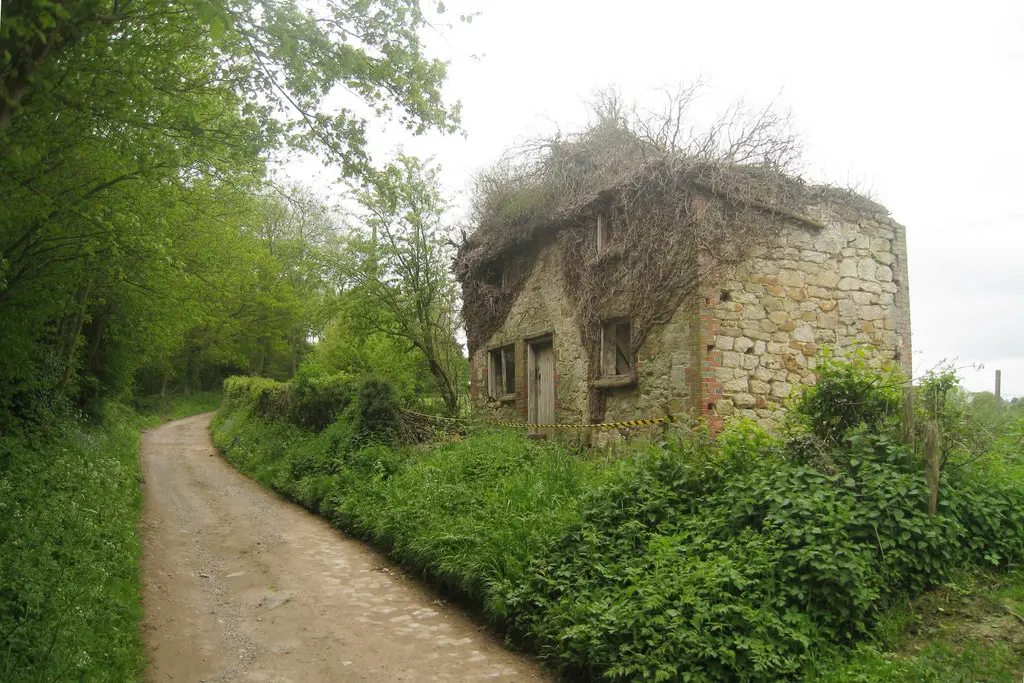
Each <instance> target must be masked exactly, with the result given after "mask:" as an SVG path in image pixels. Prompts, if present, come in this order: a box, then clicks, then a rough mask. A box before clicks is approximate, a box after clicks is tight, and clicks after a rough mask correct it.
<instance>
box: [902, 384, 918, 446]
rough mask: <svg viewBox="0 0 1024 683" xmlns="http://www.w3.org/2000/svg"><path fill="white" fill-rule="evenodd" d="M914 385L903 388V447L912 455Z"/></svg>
mask: <svg viewBox="0 0 1024 683" xmlns="http://www.w3.org/2000/svg"><path fill="white" fill-rule="evenodd" d="M914 427H915V425H914V385H913V384H910V383H909V382H907V384H905V385H904V386H903V445H904V446H906V447H907V449H908V450H909V451H910V454H911V456H913V454H914V450H915V449H914V439H915V435H914Z"/></svg>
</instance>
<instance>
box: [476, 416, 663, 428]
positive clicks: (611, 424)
mask: <svg viewBox="0 0 1024 683" xmlns="http://www.w3.org/2000/svg"><path fill="white" fill-rule="evenodd" d="M665 422H679V418H677V417H676V416H675V415H666V416H665V417H655V418H651V419H646V420H627V421H625V422H602V423H600V424H588V425H565V424H561V425H544V424H524V423H521V422H498V421H491V424H495V425H500V426H502V427H529V428H531V429H615V428H618V427H646V426H648V425H656V424H663V423H665Z"/></svg>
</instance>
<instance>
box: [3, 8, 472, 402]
mask: <svg viewBox="0 0 1024 683" xmlns="http://www.w3.org/2000/svg"><path fill="white" fill-rule="evenodd" d="M310 6H311V7H315V8H316V12H315V13H314V12H313V11H312V10H307V9H305V7H306V5H304V4H300V3H298V2H295V1H289V0H274V1H273V2H271V1H269V0H268V1H266V2H263V1H260V0H238V1H231V0H182V1H179V2H170V3H168V2H163V1H157V0H80V1H79V2H74V3H72V2H64V1H62V0H4V2H3V8H2V14H3V20H2V22H0V196H2V197H3V198H4V199H3V206H2V209H0V318H3V320H4V325H3V326H2V330H0V401H2V405H3V406H6V407H7V408H9V409H22V408H24V407H25V406H26V405H28V404H31V403H33V402H35V401H38V400H41V399H42V398H45V396H47V395H53V394H54V393H56V394H61V393H64V394H72V395H78V396H80V397H81V396H82V395H84V394H87V393H90V392H91V393H97V392H99V393H102V392H103V391H110V390H116V389H117V388H120V387H124V386H125V385H126V384H127V382H128V381H129V380H130V379H131V377H132V375H133V373H134V372H135V370H136V369H137V368H139V367H141V366H143V365H147V364H149V365H154V364H159V363H160V362H167V359H168V358H171V357H173V356H174V354H175V353H180V351H181V349H182V348H183V345H185V344H186V340H185V337H186V333H187V332H188V331H189V330H196V329H200V328H201V329H205V330H207V331H210V330H216V329H220V330H231V329H235V330H237V329H238V326H239V323H238V320H232V318H231V317H230V315H231V314H225V315H227V316H228V317H226V318H222V320H221V323H222V324H221V325H219V327H218V325H216V324H215V321H211V320H210V319H209V318H210V315H211V310H212V309H211V305H212V303H211V299H214V298H215V293H220V294H223V293H224V292H228V293H232V292H234V293H240V292H244V290H245V288H246V287H250V288H253V289H250V291H252V292H255V293H257V294H258V293H259V290H258V288H256V284H258V283H255V282H254V278H255V276H256V274H257V273H259V272H260V264H261V263H262V261H261V259H265V258H266V254H265V253H264V251H263V250H262V249H261V247H260V245H259V244H258V243H257V244H254V242H258V240H259V238H258V236H256V235H253V233H252V230H251V228H252V226H253V225H256V224H257V223H258V222H259V220H261V218H262V217H265V215H266V211H265V208H266V207H265V199H264V197H263V195H262V190H261V187H262V184H263V176H264V172H265V164H266V162H267V160H268V158H270V157H271V156H272V155H274V154H277V153H280V152H282V151H285V150H289V149H304V150H308V151H312V152H315V153H318V154H321V155H322V156H324V157H326V158H327V159H329V160H331V161H334V162H336V163H338V164H339V166H340V168H341V169H342V172H343V174H345V175H347V176H348V177H351V178H364V177H366V176H368V175H369V174H370V168H371V163H370V159H369V156H368V154H367V152H366V130H367V121H368V120H369V119H370V118H374V117H381V116H389V117H393V118H397V119H398V121H399V122H400V123H401V124H402V125H404V126H406V127H408V128H410V129H412V130H414V131H416V132H422V131H423V130H425V129H427V128H431V127H433V128H439V129H442V130H451V129H452V128H453V126H454V125H455V124H456V116H457V109H456V108H454V107H446V106H445V105H444V103H443V102H442V99H441V94H440V87H441V83H442V81H443V78H444V65H443V64H441V63H439V62H437V61H434V60H431V59H428V58H427V57H426V56H425V55H424V54H423V50H422V47H421V45H420V41H419V38H418V32H419V31H420V30H421V29H422V28H423V26H424V24H425V19H424V16H423V14H422V12H421V10H420V7H419V4H418V2H416V1H415V0H376V1H373V0H370V1H367V0H358V1H356V0H352V1H341V0H328V1H326V2H321V3H314V4H311V5H310ZM292 276H293V281H294V282H293V284H295V286H296V287H298V290H296V291H299V290H301V289H302V286H304V285H302V282H301V281H302V278H303V277H304V276H299V275H297V273H296V272H292ZM285 294H286V293H282V290H280V289H276V290H274V291H273V292H272V296H273V297H278V298H280V297H282V296H284V297H285V299H287V296H285ZM297 296H301V294H299V295H297ZM228 298H230V297H228ZM284 304H286V305H285V308H288V305H287V304H288V302H287V301H284ZM213 308H214V309H216V308H217V307H216V306H214V307H213ZM240 308H241V306H239V307H236V309H235V311H234V312H233V313H235V314H237V313H238V310H239V309H240ZM221 312H223V311H222V310H221ZM218 314H219V313H218ZM304 316H305V317H306V318H308V313H303V314H300V315H298V316H297V318H295V319H294V320H293V319H289V321H288V322H289V324H291V325H292V329H291V331H290V332H289V333H288V334H289V335H290V336H289V337H288V339H289V340H290V341H286V344H288V343H290V344H291V346H292V348H293V349H295V350H296V351H297V349H298V346H299V343H298V339H299V337H300V336H301V334H302V333H301V331H300V329H299V328H301V327H305V328H307V329H308V328H309V324H308V320H305V321H304V322H303V321H302V320H300V319H302V318H303V317H304ZM236 318H238V316H237V315H236ZM270 318H272V320H271V319H270ZM270 318H268V324H277V323H278V322H281V321H280V320H278V319H277V318H275V317H274V316H270ZM250 322H252V321H250ZM256 324H261V323H259V322H258V321H257V323H256ZM197 326H198V327H197ZM296 351H293V357H294V356H295V353H296ZM161 359H163V360H161ZM19 406H20V408H19Z"/></svg>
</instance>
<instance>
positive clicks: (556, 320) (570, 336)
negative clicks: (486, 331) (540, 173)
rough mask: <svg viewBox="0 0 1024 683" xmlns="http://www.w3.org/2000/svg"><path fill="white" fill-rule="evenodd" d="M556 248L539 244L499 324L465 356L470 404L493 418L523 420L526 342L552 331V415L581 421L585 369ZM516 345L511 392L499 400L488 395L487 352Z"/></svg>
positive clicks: (585, 398) (524, 416) (525, 395)
mask: <svg viewBox="0 0 1024 683" xmlns="http://www.w3.org/2000/svg"><path fill="white" fill-rule="evenodd" d="M560 263H561V257H560V253H559V251H558V247H557V245H556V244H554V243H550V244H548V245H546V246H544V247H543V248H541V249H540V251H539V253H538V254H537V256H536V257H535V260H534V265H533V270H532V272H531V273H530V275H529V278H528V279H527V282H526V285H525V286H524V287H523V290H522V292H521V293H520V294H519V297H518V298H517V299H516V301H515V303H514V304H513V305H512V309H511V311H509V314H508V317H507V318H506V319H505V323H504V324H503V325H502V326H501V328H500V329H499V330H498V331H497V332H496V333H495V334H494V335H493V336H492V337H491V339H490V341H489V342H488V344H487V345H486V347H484V348H481V349H477V350H476V351H475V352H474V353H473V355H472V356H471V357H470V359H469V360H470V381H471V391H472V396H473V403H474V405H475V406H476V407H477V408H478V409H479V410H481V411H482V413H483V414H484V415H486V416H488V417H491V418H492V419H495V420H501V421H509V422H525V421H526V419H527V392H526V390H527V378H526V374H527V341H528V340H529V339H532V338H536V337H542V336H545V335H551V338H552V346H553V349H554V354H555V414H556V416H557V418H558V421H559V422H560V423H565V424H576V423H581V422H583V421H584V416H585V414H586V407H587V385H586V377H587V369H586V361H585V359H584V357H583V345H582V343H581V342H580V336H579V331H578V329H577V327H576V322H575V320H574V318H573V315H572V309H571V308H570V307H569V303H568V301H567V300H566V298H565V287H564V285H563V281H562V271H561V267H560V265H559V264H560ZM507 345H515V354H516V397H515V400H514V401H513V402H499V401H495V400H492V399H491V398H490V397H489V396H488V387H489V384H488V378H487V372H488V367H487V353H488V351H489V350H491V349H494V348H499V347H502V346H507Z"/></svg>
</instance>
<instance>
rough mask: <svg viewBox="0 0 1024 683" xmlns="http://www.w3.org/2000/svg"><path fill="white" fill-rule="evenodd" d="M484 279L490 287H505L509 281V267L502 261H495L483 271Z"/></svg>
mask: <svg viewBox="0 0 1024 683" xmlns="http://www.w3.org/2000/svg"><path fill="white" fill-rule="evenodd" d="M484 279H485V281H486V282H487V284H489V285H490V286H491V287H499V288H505V287H507V286H508V281H509V267H508V265H507V264H506V263H505V262H504V261H496V262H494V263H492V264H491V265H490V267H489V268H488V269H487V270H486V271H485V275H484Z"/></svg>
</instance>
